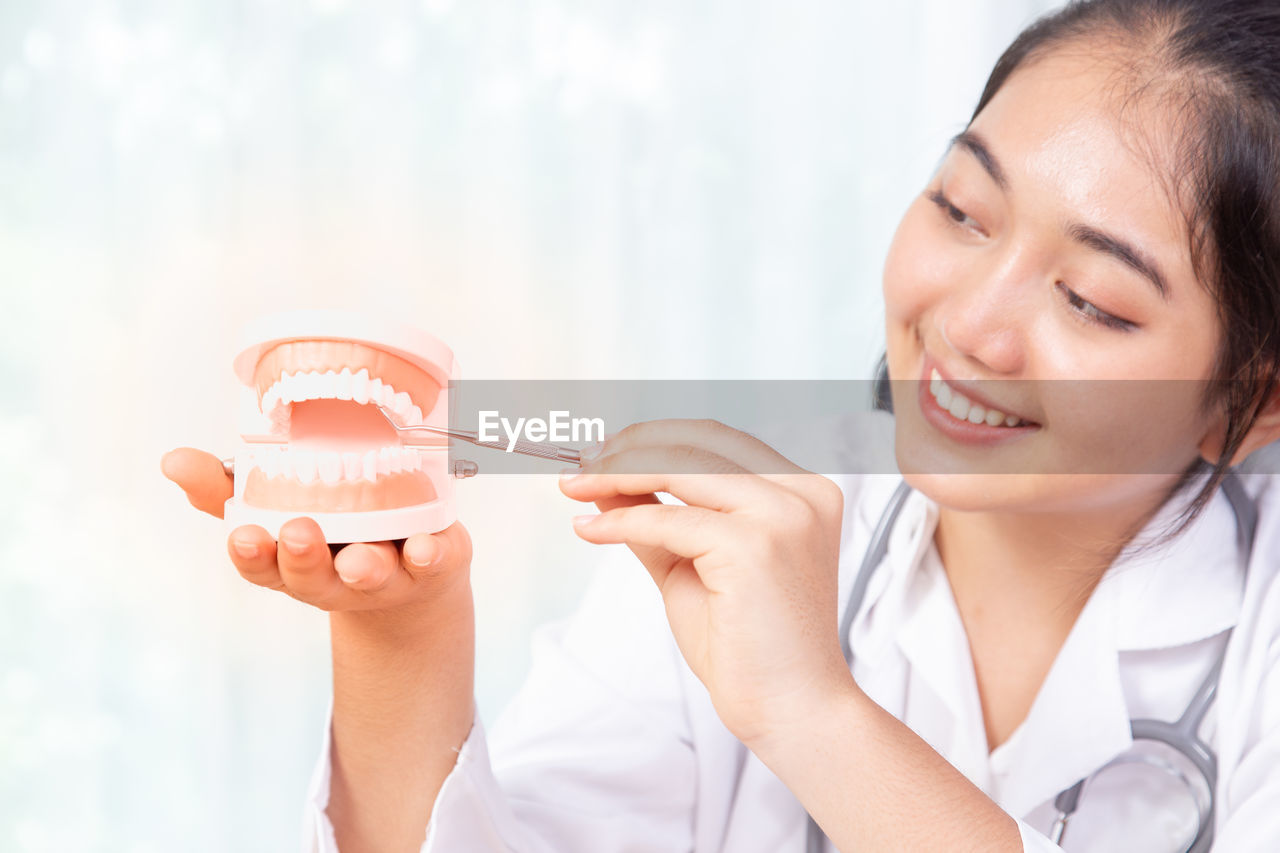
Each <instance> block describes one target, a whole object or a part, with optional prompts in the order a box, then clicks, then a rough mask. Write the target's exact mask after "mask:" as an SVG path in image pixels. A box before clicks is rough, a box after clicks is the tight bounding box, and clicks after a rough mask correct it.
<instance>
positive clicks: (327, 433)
mask: <svg viewBox="0 0 1280 853" xmlns="http://www.w3.org/2000/svg"><path fill="white" fill-rule="evenodd" d="M244 338H245V346H244V348H243V349H242V351H241V352H240V354H239V355H238V356H237V357H236V359H235V362H234V368H235V372H236V376H237V377H238V378H239V379H240V382H241V385H242V388H241V396H242V401H241V425H240V432H241V437H242V438H243V440H244V444H243V445H241V448H240V451H239V452H238V453H237V454H236V458H235V472H236V473H235V493H234V495H233V496H232V497H231V498H230V499H229V500H228V501H227V503H226V507H225V513H224V515H225V518H226V524H227V528H228V530H231V529H234V528H236V527H239V526H241V525H244V524H258V525H261V526H262V527H264V528H266V529H267V531H268V532H269V533H271V535H272V536H273V537H275V538H277V539H278V538H279V536H280V528H281V526H283V524H284V523H285V522H286V521H288V520H289V519H292V518H297V517H298V516H303V515H305V516H308V517H310V518H314V519H315V520H316V522H317V523H318V524H319V525H320V529H321V530H322V531H323V532H324V535H325V539H326V541H328V542H377V541H382V540H388V539H403V538H407V537H409V536H411V535H413V534H414V533H424V532H425V533H434V532H436V531H438V530H443V529H444V528H446V527H448V526H449V525H450V524H452V523H453V521H454V519H455V518H456V509H455V507H454V491H453V489H454V485H453V479H454V478H453V475H452V473H451V471H450V465H449V451H448V445H447V443H446V442H445V440H443V439H441V438H437V437H433V436H431V435H430V434H429V433H425V432H424V433H418V434H413V435H411V438H410V439H409V441H410V442H412V443H406V441H405V440H402V435H403V434H402V433H398V432H397V431H396V430H394V429H392V428H391V426H390V425H388V424H387V422H386V420H385V419H384V418H383V417H382V415H381V414H380V413H379V411H378V409H379V408H381V409H383V410H384V411H385V412H386V413H387V414H388V415H389V416H390V417H391V419H392V421H394V422H395V424H396V425H397V426H406V425H414V424H428V425H431V426H439V427H447V426H448V411H449V406H448V397H449V390H448V388H449V381H450V380H451V379H454V378H456V377H457V364H456V362H455V361H454V358H453V352H452V351H451V350H450V349H449V348H448V347H447V346H445V345H444V344H443V343H442V342H441V341H439V340H438V339H437V338H435V337H433V336H431V335H429V334H427V333H426V332H424V331H422V330H420V329H416V328H413V327H411V326H405V325H403V324H400V323H394V322H389V321H387V320H384V319H381V318H377V317H370V316H366V315H361V314H354V313H347V312H340V311H294V312H289V313H287V314H274V315H271V316H267V317H262V318H259V319H258V320H256V321H254V322H253V323H251V324H250V325H249V326H248V328H247V329H246V330H245V335H244Z"/></svg>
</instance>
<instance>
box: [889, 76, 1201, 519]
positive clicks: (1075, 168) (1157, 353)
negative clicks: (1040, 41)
mask: <svg viewBox="0 0 1280 853" xmlns="http://www.w3.org/2000/svg"><path fill="white" fill-rule="evenodd" d="M1116 67H1117V66H1116V63H1114V62H1108V61H1106V60H1105V59H1100V58H1099V57H1098V56H1097V55H1095V56H1093V57H1089V56H1083V55H1077V54H1076V53H1074V52H1072V53H1067V52H1061V51H1060V52H1056V53H1052V54H1050V55H1048V56H1046V57H1044V58H1043V59H1041V60H1039V61H1037V62H1034V63H1032V64H1031V65H1028V66H1024V67H1023V68H1020V69H1019V70H1018V71H1016V72H1015V73H1014V74H1013V75H1012V76H1011V77H1010V78H1009V79H1008V81H1007V82H1006V83H1005V85H1004V86H1003V87H1002V88H1001V89H1000V91H999V92H998V93H997V94H996V95H995V97H994V98H993V99H992V100H991V101H990V103H989V104H988V105H987V106H986V108H985V109H983V111H982V113H981V114H980V115H978V117H977V118H976V119H975V120H974V121H973V123H972V124H971V125H970V127H969V128H968V131H967V133H966V134H965V135H964V136H962V137H961V138H959V140H958V141H957V142H956V143H955V144H953V145H952V146H951V148H950V150H949V151H948V152H947V155H946V157H945V159H944V161H943V163H942V165H941V166H940V167H939V169H938V172H937V173H936V174H935V175H934V177H933V179H932V181H931V182H930V183H929V185H928V187H927V188H926V190H925V192H924V193H922V194H921V195H920V197H919V198H917V199H916V200H915V201H914V202H913V203H912V204H911V206H910V208H909V209H908V210H907V212H906V215H905V216H904V217H903V220H902V223H901V224H900V225H899V227H898V230H897V233H896V235H895V237H894V240H893V243H892V246H891V248H890V250H889V255H888V259H887V261H886V264H885V271H884V296H885V305H886V323H887V350H888V364H889V372H890V376H891V377H892V378H893V379H894V408H895V412H896V414H897V418H896V420H897V427H896V429H897V454H898V461H899V465H900V466H901V468H902V470H903V472H904V473H905V474H906V475H907V478H908V480H909V481H911V483H912V485H914V486H916V487H917V488H920V489H922V490H923V491H925V492H926V493H927V494H929V495H930V496H931V497H933V498H934V499H935V500H937V501H938V502H939V503H942V504H944V505H946V506H950V507H952V508H955V509H970V510H978V509H988V510H997V509H1018V510H1023V511H1055V512H1097V511H1106V510H1108V509H1109V508H1111V507H1118V506H1124V505H1128V504H1130V503H1131V502H1132V501H1133V500H1134V499H1135V498H1141V497H1144V496H1151V495H1154V494H1156V493H1157V492H1158V491H1159V490H1161V489H1163V488H1167V487H1168V485H1170V484H1171V483H1172V482H1173V481H1174V480H1175V479H1176V478H1177V475H1178V473H1179V472H1180V471H1182V470H1183V469H1185V468H1186V467H1187V465H1189V464H1190V463H1191V462H1193V461H1194V460H1195V458H1196V457H1197V455H1199V451H1200V447H1201V445H1202V444H1203V443H1204V442H1205V440H1206V436H1207V435H1208V434H1209V432H1210V430H1211V427H1212V425H1213V424H1212V421H1211V419H1210V414H1207V413H1205V412H1203V411H1202V408H1201V400H1202V398H1203V396H1204V394H1205V391H1206V386H1205V382H1206V381H1207V380H1209V379H1210V378H1211V377H1212V374H1213V366H1214V358H1215V354H1216V351H1217V348H1218V343H1219V331H1218V319H1217V313H1216V306H1215V303H1214V299H1213V297H1212V295H1211V294H1209V293H1208V292H1207V291H1206V290H1205V289H1204V288H1203V287H1202V286H1201V285H1200V284H1199V283H1198V282H1197V281H1196V279H1195V276H1194V272H1193V269H1192V263H1191V258H1190V253H1189V250H1188V247H1187V245H1188V244H1187V236H1186V225H1185V222H1184V220H1183V219H1182V216H1181V214H1180V213H1179V211H1178V209H1177V207H1176V206H1175V203H1174V201H1173V200H1172V199H1171V198H1170V197H1169V195H1168V194H1167V193H1168V187H1167V182H1165V181H1164V180H1163V176H1164V175H1167V174H1170V172H1169V171H1167V169H1168V167H1167V165H1161V164H1168V163H1170V162H1172V157H1171V156H1170V154H1169V152H1171V150H1172V141H1171V140H1172V139H1173V136H1172V125H1171V123H1170V122H1169V121H1168V119H1167V118H1166V117H1165V115H1164V114H1163V113H1162V112H1161V111H1160V110H1159V108H1158V106H1157V105H1155V104H1154V103H1153V102H1150V101H1145V100H1143V99H1141V98H1137V99H1133V98H1130V99H1129V100H1128V101H1127V102H1126V104H1125V107H1124V112H1123V114H1122V113H1121V109H1120V107H1119V104H1120V99H1124V98H1125V97H1126V94H1127V92H1126V91H1125V89H1124V87H1123V86H1119V87H1117V86H1116V85H1115V81H1116V80H1118V79H1121V78H1119V77H1117V76H1116V73H1115V69H1116ZM938 377H941V381H940V382H939V381H938ZM903 380H905V381H903ZM960 396H963V397H964V398H965V400H959V399H957V398H958V397H960ZM966 401H967V402H970V403H975V404H977V406H978V408H977V409H975V408H974V406H973V405H965V402H966ZM975 422H977V423H975ZM1011 423H1012V424H1013V425H1012V426H1010V424H1011ZM1136 473H1144V474H1149V475H1155V476H1133V475H1134V474H1136ZM956 474H964V475H966V476H954V475H956Z"/></svg>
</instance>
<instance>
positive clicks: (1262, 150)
mask: <svg viewBox="0 0 1280 853" xmlns="http://www.w3.org/2000/svg"><path fill="white" fill-rule="evenodd" d="M1100 41H1101V43H1102V44H1104V45H1111V44H1113V45H1116V46H1119V47H1121V48H1124V49H1127V51H1128V53H1129V56H1127V57H1126V58H1127V59H1128V61H1127V62H1126V63H1125V64H1124V65H1123V71H1124V72H1125V73H1126V74H1127V75H1128V79H1127V80H1126V81H1124V82H1127V83H1129V84H1130V89H1129V91H1131V92H1135V93H1156V94H1157V95H1158V96H1163V97H1165V98H1167V103H1168V104H1169V105H1170V106H1171V107H1173V108H1174V109H1175V110H1176V115H1177V116H1178V119H1179V126H1178V127H1177V128H1175V130H1176V131H1177V132H1178V134H1179V141H1178V143H1177V148H1176V150H1175V152H1174V154H1175V161H1174V164H1173V166H1174V168H1176V170H1177V174H1176V175H1173V176H1166V180H1168V181H1170V188H1171V197H1172V198H1174V200H1175V203H1177V204H1179V205H1181V207H1182V214H1183V216H1184V217H1185V221H1186V224H1187V233H1188V235H1189V243H1190V245H1189V249H1190V253H1191V260H1192V264H1193V267H1194V269H1195V273H1196V276H1197V278H1198V279H1199V281H1200V282H1201V284H1202V285H1203V286H1205V287H1206V288H1208V289H1209V291H1210V292H1211V293H1213V294H1214V295H1215V297H1216V301H1217V304H1218V315H1219V327H1220V329H1221V332H1222V344H1221V346H1220V347H1219V350H1218V354H1217V363H1216V364H1215V366H1214V381H1213V382H1211V384H1210V387H1209V390H1208V393H1207V394H1206V398H1205V401H1204V405H1205V410H1206V411H1209V410H1211V409H1212V408H1214V407H1217V406H1222V407H1223V409H1224V410H1225V414H1226V440H1225V447H1224V449H1223V452H1222V456H1221V457H1220V458H1219V460H1218V461H1217V463H1216V464H1213V465H1210V464H1208V463H1206V462H1204V460H1197V461H1196V463H1195V464H1194V465H1192V466H1191V467H1190V468H1189V469H1188V470H1187V471H1184V472H1183V474H1182V476H1181V478H1180V479H1179V481H1178V482H1177V484H1176V485H1175V486H1174V488H1173V489H1172V490H1171V492H1170V495H1169V497H1172V496H1173V495H1174V494H1176V493H1177V492H1179V491H1181V490H1182V488H1183V487H1185V486H1186V485H1187V484H1188V483H1190V482H1193V481H1195V480H1197V479H1199V475H1200V474H1202V473H1204V472H1205V471H1206V470H1207V471H1209V477H1208V478H1207V480H1206V481H1205V483H1204V485H1203V487H1202V488H1201V490H1200V492H1199V493H1198V494H1197V495H1196V496H1195V498H1194V500H1192V501H1191V502H1190V503H1189V504H1188V505H1187V508H1186V510H1184V512H1183V513H1182V514H1181V515H1180V517H1179V521H1178V523H1177V524H1176V525H1175V528H1174V530H1173V533H1174V534H1175V535H1176V533H1177V532H1179V531H1181V530H1183V529H1185V527H1186V526H1187V525H1188V524H1189V523H1190V522H1191V521H1192V520H1193V519H1194V518H1195V517H1196V516H1197V515H1198V514H1199V513H1200V512H1201V510H1203V509H1204V506H1205V505H1206V504H1207V503H1208V501H1209V500H1210V498H1212V497H1213V492H1214V490H1215V489H1216V488H1217V486H1218V484H1219V483H1220V482H1221V481H1222V478H1223V477H1225V476H1226V475H1227V473H1228V471H1229V470H1230V460H1231V457H1232V456H1233V455H1235V453H1236V451H1237V450H1239V448H1240V446H1241V443H1242V442H1243V440H1244V438H1245V436H1246V435H1247V434H1248V432H1249V430H1250V429H1251V428H1252V427H1253V425H1254V423H1255V421H1256V420H1257V418H1258V415H1259V413H1260V412H1261V410H1262V408H1263V406H1264V405H1265V404H1266V401H1267V398H1268V396H1269V394H1270V393H1271V391H1272V390H1273V389H1274V388H1275V386H1276V382H1277V368H1278V367H1280V2H1276V0H1073V2H1070V3H1068V4H1067V5H1066V6H1064V7H1063V8H1062V9H1059V10H1058V11H1056V12H1053V13H1051V14H1049V15H1046V16H1044V17H1042V18H1040V19H1038V20H1036V21H1035V22H1034V23H1032V24H1031V25H1030V26H1029V27H1027V28H1026V29H1025V30H1023V32H1022V33H1021V34H1020V35H1019V36H1018V37H1017V38H1016V39H1015V40H1014V41H1013V43H1012V44H1011V45H1009V47H1008V49H1006V50H1005V52H1004V54H1003V55H1001V57H1000V59H999V60H998V61H997V62H996V65H995V68H994V69H992V72H991V76H990V77H989V78H988V79H987V84H986V86H985V87H984V88H983V90H982V96H981V97H980V98H979V99H978V105H977V107H976V108H975V109H974V111H973V116H972V117H971V118H970V119H969V121H970V123H972V122H973V120H974V119H976V118H977V116H978V114H979V113H981V112H982V110H983V108H984V107H986V105H987V104H988V103H989V102H990V101H991V99H992V98H993V97H994V96H995V94H996V93H997V92H998V91H1000V88H1001V87H1002V86H1003V85H1004V84H1005V82H1007V81H1008V79H1009V77H1010V76H1011V75H1012V74H1013V73H1014V71H1016V70H1017V69H1018V68H1019V67H1022V66H1024V65H1027V64H1029V63H1031V62H1034V61H1035V60H1037V59H1039V58H1042V57H1044V56H1045V55H1047V54H1049V53H1051V52H1052V51H1053V50H1055V49H1057V48H1061V47H1067V46H1081V47H1088V46H1090V45H1092V44H1096V43H1098V42H1100Z"/></svg>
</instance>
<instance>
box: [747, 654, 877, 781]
mask: <svg viewBox="0 0 1280 853" xmlns="http://www.w3.org/2000/svg"><path fill="white" fill-rule="evenodd" d="M869 701H870V700H869V699H867V697H866V694H865V693H863V692H862V689H861V688H859V687H858V685H857V684H856V683H855V682H854V680H853V676H852V674H851V673H849V672H848V670H841V672H839V673H836V674H833V675H832V676H831V677H829V678H827V679H824V680H822V681H820V682H815V684H814V685H813V687H812V688H811V689H810V690H808V691H805V692H804V693H803V694H796V695H793V696H792V697H790V698H789V699H788V701H787V702H785V703H779V704H778V705H776V706H775V707H774V708H773V709H772V710H771V712H770V714H769V715H768V718H767V720H766V721H765V722H764V723H763V724H761V725H759V726H756V727H754V729H753V731H752V732H751V733H749V734H747V735H746V736H745V737H744V736H741V735H740V736H739V740H741V741H742V742H743V744H744V745H745V746H746V747H747V748H748V749H750V750H751V751H752V752H753V753H755V755H756V756H757V757H758V758H759V759H760V760H761V761H763V762H765V764H766V765H770V761H771V758H772V757H773V756H775V755H784V754H794V751H795V750H796V749H797V748H803V746H804V744H805V743H806V742H808V741H811V740H813V739H814V738H815V737H817V736H818V733H819V732H825V731H828V730H830V728H831V727H839V726H841V725H848V720H849V719H850V718H851V717H852V716H854V715H856V714H857V713H859V711H860V708H861V705H862V703H864V702H869ZM770 766H772V765H770Z"/></svg>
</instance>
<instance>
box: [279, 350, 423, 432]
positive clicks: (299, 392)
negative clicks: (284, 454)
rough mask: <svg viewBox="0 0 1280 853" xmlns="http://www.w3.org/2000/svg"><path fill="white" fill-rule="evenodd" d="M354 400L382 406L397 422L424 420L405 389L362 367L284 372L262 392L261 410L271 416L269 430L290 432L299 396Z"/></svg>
mask: <svg viewBox="0 0 1280 853" xmlns="http://www.w3.org/2000/svg"><path fill="white" fill-rule="evenodd" d="M322 399H331V400H354V401H355V402H357V403H360V404H361V405H365V404H368V403H372V404H373V405H375V406H381V407H382V408H383V409H385V410H386V412H387V414H388V415H390V417H391V420H392V422H393V423H394V424H395V425H396V426H419V425H421V424H422V423H423V420H424V419H423V416H422V409H420V408H418V406H416V405H415V404H414V403H413V402H412V401H411V400H410V397H409V394H408V392H406V391H397V390H396V389H395V388H392V387H391V386H390V385H388V384H385V383H383V381H382V380H381V379H370V378H369V371H368V370H367V369H365V368H363V367H362V368H360V370H358V371H356V372H355V373H352V372H351V368H349V367H344V368H342V371H341V372H340V373H339V372H335V371H333V370H329V371H326V372H324V373H319V372H317V371H315V370H311V371H308V372H306V373H286V374H284V375H282V376H281V377H280V378H279V379H278V380H276V382H275V384H273V385H272V386H271V387H270V388H268V389H267V392H266V393H265V394H263V395H262V411H263V412H264V413H266V415H267V416H268V417H270V418H271V431H272V432H275V433H280V434H287V433H288V432H289V411H290V409H289V407H290V405H291V404H293V403H297V402H300V401H302V400H322Z"/></svg>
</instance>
